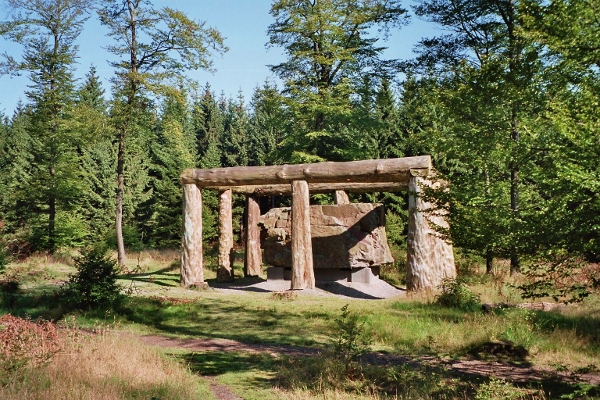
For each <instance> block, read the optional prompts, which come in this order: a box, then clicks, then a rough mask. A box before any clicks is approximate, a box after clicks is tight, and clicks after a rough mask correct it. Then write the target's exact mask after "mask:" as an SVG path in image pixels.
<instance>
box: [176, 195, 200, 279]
mask: <svg viewBox="0 0 600 400" xmlns="http://www.w3.org/2000/svg"><path fill="white" fill-rule="evenodd" d="M202 282H204V268H203V266H202V192H201V191H200V189H199V188H198V187H197V186H196V185H193V184H192V185H183V234H182V235H181V273H180V283H181V286H183V287H190V286H192V285H197V284H200V283H202Z"/></svg>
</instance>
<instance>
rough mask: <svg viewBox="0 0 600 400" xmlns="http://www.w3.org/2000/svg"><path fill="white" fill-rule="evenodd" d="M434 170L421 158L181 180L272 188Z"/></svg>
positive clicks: (396, 178) (399, 178)
mask: <svg viewBox="0 0 600 400" xmlns="http://www.w3.org/2000/svg"><path fill="white" fill-rule="evenodd" d="M430 168H431V157H430V156H417V157H404V158H390V159H383V160H364V161H348V162H323V163H315V164H296V165H274V166H266V167H230V168H213V169H186V170H185V171H183V173H182V174H181V177H180V181H181V183H182V184H190V183H195V184H196V185H198V186H200V187H206V186H241V185H271V184H278V183H289V182H291V181H296V180H298V181H300V180H301V181H306V182H308V183H347V182H408V179H409V177H410V176H411V175H414V174H417V175H428V174H429V171H430Z"/></svg>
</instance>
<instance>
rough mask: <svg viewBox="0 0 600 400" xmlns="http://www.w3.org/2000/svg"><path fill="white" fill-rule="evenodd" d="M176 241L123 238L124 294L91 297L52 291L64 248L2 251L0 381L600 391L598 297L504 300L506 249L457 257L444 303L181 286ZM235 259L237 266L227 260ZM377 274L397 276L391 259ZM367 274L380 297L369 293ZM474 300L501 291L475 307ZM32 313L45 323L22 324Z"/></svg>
mask: <svg viewBox="0 0 600 400" xmlns="http://www.w3.org/2000/svg"><path fill="white" fill-rule="evenodd" d="M214 253H216V251H214V250H213V256H212V258H211V259H210V261H209V262H210V265H213V266H215V265H216V264H215V262H216V261H215V260H216V258H215V254H214ZM177 256H178V254H177V252H162V253H161V252H142V253H140V254H131V255H130V257H129V259H130V260H131V261H132V262H131V264H130V265H129V270H128V273H121V274H119V276H118V277H117V279H116V282H117V284H118V285H119V287H120V289H119V290H121V291H122V292H123V293H126V296H125V297H124V298H123V299H122V301H120V302H119V303H118V305H116V306H115V307H114V308H113V309H106V308H104V309H102V308H100V309H99V310H94V309H88V310H85V309H83V310H81V309H79V310H77V309H74V308H71V307H70V306H69V305H68V302H65V301H61V300H60V295H58V294H57V291H58V290H59V288H60V287H61V285H64V284H65V282H66V281H68V276H69V274H73V273H74V272H76V269H75V268H73V262H72V260H70V259H69V257H67V256H63V257H62V258H58V257H57V258H55V259H53V258H52V257H32V258H30V259H28V260H25V261H23V262H19V263H13V264H11V265H9V267H8V269H7V271H6V276H7V277H11V279H18V281H19V283H20V286H19V288H18V290H12V291H11V290H10V288H9V287H8V286H7V285H6V284H3V286H2V305H1V309H0V311H1V312H2V313H5V314H6V315H7V316H8V315H13V316H20V317H22V318H25V319H24V320H21V321H20V322H16V321H13V320H10V319H6V318H3V319H2V320H1V321H0V326H2V327H3V329H2V330H0V340H1V341H2V343H3V350H2V353H1V354H0V362H1V363H2V367H3V368H2V374H1V375H0V376H1V378H2V379H1V383H2V385H1V388H0V397H2V398H7V399H8V398H15V399H16V398H19V399H49V398H57V397H58V398H63V399H71V398H72V399H76V398H88V397H90V398H94V399H104V398H105V399H108V398H111V399H117V398H146V399H147V398H157V399H195V398H200V397H202V398H207V399H211V398H214V399H255V398H256V399H258V398H267V399H280V398H297V399H313V398H315V399H316V398H330V399H355V398H357V399H358V398H365V399H385V398H390V399H427V398H431V399H463V398H477V399H507V398H515V399H517V398H519V399H520V398H523V399H558V398H578V399H580V398H581V399H593V398H598V397H600V392H599V386H598V385H599V384H600V372H599V371H598V359H599V352H600V347H599V346H598V339H599V337H598V335H599V333H598V332H600V330H598V326H599V323H600V315H599V314H598V302H599V301H600V299H598V297H597V296H592V297H590V298H588V299H586V300H585V301H584V302H583V303H580V304H576V305H568V306H565V305H562V306H561V307H558V308H556V309H554V310H551V311H542V310H535V309H525V308H519V307H516V305H517V304H519V303H523V302H525V301H524V300H523V299H521V297H520V296H519V294H518V291H516V290H515V289H514V288H513V287H511V285H510V283H514V281H511V280H510V279H509V278H504V276H506V275H507V268H508V262H506V263H504V267H503V268H504V270H500V269H499V270H498V271H496V274H494V275H493V276H489V275H486V274H483V273H481V272H480V271H479V269H484V265H483V264H480V265H479V266H475V265H473V264H468V263H469V262H472V261H473V260H466V259H462V260H461V261H460V262H461V263H464V264H460V263H459V267H460V268H461V269H462V271H463V274H462V275H463V277H465V281H464V282H469V283H468V284H466V283H465V284H462V285H463V286H461V287H460V291H454V292H453V294H452V296H454V298H455V299H459V300H461V302H457V303H454V305H449V303H445V302H443V301H440V300H441V298H440V297H437V298H436V297H433V296H427V295H420V296H418V295H413V296H411V295H410V294H407V293H406V292H405V291H403V290H398V289H396V290H397V292H393V291H390V290H389V288H387V290H382V289H381V288H384V286H381V287H380V288H379V289H377V288H376V289H373V290H374V291H373V292H372V293H363V294H367V295H370V296H359V295H357V292H358V290H354V291H349V292H345V293H344V294H339V293H343V292H342V291H340V290H339V289H338V290H335V288H332V286H331V284H330V285H324V286H323V285H318V287H317V288H316V289H314V290H307V291H289V290H286V289H285V285H284V286H282V284H281V282H279V283H277V284H273V283H271V284H267V281H266V280H265V279H264V278H261V277H255V278H238V279H237V280H236V282H235V283H221V284H219V283H218V282H217V281H216V267H211V268H208V269H207V272H206V273H207V282H209V285H210V286H211V287H210V288H209V289H205V290H197V291H195V290H187V289H183V288H181V287H180V286H179V271H178V268H179V267H178V265H177V264H178V262H177V261H176V258H177ZM133 260H136V261H135V262H133ZM235 267H236V274H237V276H241V275H242V268H243V266H242V265H240V263H239V262H238V263H237V264H236V266H235ZM466 268H469V269H470V271H467V270H466ZM467 272H468V273H467ZM386 274H387V275H388V276H389V278H388V279H389V280H390V281H391V282H394V280H395V279H399V276H398V273H397V271H394V270H393V268H392V267H390V270H389V271H385V270H384V271H382V275H383V276H384V277H385V276H386ZM5 282H7V281H5ZM287 285H289V282H287ZM385 285H389V284H388V283H385ZM389 287H393V286H392V285H389ZM400 289H401V288H400ZM377 290H380V292H382V293H384V292H385V294H386V296H382V297H387V296H391V297H388V298H379V299H377V298H376V296H377V293H376V292H377ZM482 303H496V304H498V303H502V304H505V305H506V306H505V307H503V308H497V309H494V310H491V311H484V310H483V309H482V306H481V305H482ZM509 304H510V305H513V306H512V307H509V306H508V305H509ZM554 304H556V303H554ZM38 318H43V319H44V320H52V321H54V322H55V323H56V325H54V324H53V325H52V328H48V327H47V326H45V325H44V324H48V323H42V322H39V323H38V325H37V328H32V327H31V326H33V324H34V323H36V321H37V320H38ZM25 324H28V325H25ZM20 325H23V327H21V328H19V326H20ZM11 335H12V336H11ZM7 340H9V341H10V342H8V341H7ZM8 343H11V344H10V345H8ZM7 346H8V347H7ZM17 347H18V349H17V350H14V351H13V352H12V353H10V351H12V350H11V349H16V348H17Z"/></svg>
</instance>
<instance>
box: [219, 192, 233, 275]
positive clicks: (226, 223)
mask: <svg viewBox="0 0 600 400" xmlns="http://www.w3.org/2000/svg"><path fill="white" fill-rule="evenodd" d="M231 200H232V192H231V189H227V190H224V191H222V192H221V193H219V266H218V268H217V281H219V282H231V281H233V254H234V253H233V226H232V221H231V219H232V209H231Z"/></svg>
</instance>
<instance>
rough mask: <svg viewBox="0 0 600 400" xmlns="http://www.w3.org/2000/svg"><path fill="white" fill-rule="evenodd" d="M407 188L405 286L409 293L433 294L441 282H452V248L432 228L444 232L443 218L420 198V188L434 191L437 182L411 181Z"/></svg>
mask: <svg viewBox="0 0 600 400" xmlns="http://www.w3.org/2000/svg"><path fill="white" fill-rule="evenodd" d="M408 185H409V186H408V188H409V193H410V195H409V202H408V238H407V242H408V251H407V256H406V258H407V268H406V286H407V289H408V290H411V291H428V290H435V289H437V288H438V286H440V285H441V283H442V281H443V280H444V279H447V278H456V268H455V266H454V253H453V249H452V245H451V244H449V243H447V242H446V241H444V239H443V238H441V237H440V234H439V233H438V232H436V231H435V230H434V229H433V227H432V224H433V225H437V226H439V227H442V228H448V223H447V221H446V219H445V218H444V216H443V215H439V213H438V214H436V213H435V212H432V211H433V210H434V205H433V204H431V203H428V202H426V201H425V200H424V199H423V198H422V196H421V195H422V192H423V187H424V186H426V185H427V186H430V187H433V188H434V189H435V188H437V187H439V182H438V183H433V182H431V181H428V180H426V179H424V178H419V177H412V178H411V179H410V181H409V184H408Z"/></svg>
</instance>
